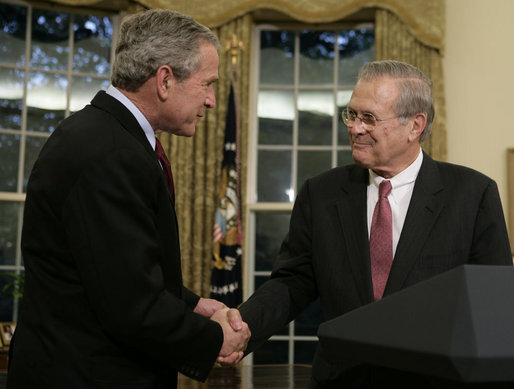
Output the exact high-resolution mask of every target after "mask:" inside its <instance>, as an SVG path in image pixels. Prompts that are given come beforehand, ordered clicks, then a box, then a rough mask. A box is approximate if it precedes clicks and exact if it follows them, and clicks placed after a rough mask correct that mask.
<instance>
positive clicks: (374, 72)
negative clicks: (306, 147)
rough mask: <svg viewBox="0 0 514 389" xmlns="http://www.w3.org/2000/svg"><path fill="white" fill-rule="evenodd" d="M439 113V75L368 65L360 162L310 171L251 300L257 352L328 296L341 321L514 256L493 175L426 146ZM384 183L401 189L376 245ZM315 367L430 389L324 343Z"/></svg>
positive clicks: (347, 379)
mask: <svg viewBox="0 0 514 389" xmlns="http://www.w3.org/2000/svg"><path fill="white" fill-rule="evenodd" d="M433 117H434V108H433V100H432V94H431V82H430V80H429V79H428V78H427V77H426V76H425V75H423V74H422V73H421V72H420V71H419V70H418V69H417V68H415V67H413V66H411V65H408V64H405V63H401V62H396V61H381V62H373V63H369V64H367V65H365V66H364V68H363V69H362V70H361V72H360V74H359V80H358V82H357V84H356V86H355V89H354V91H353V94H352V97H351V100H350V102H349V104H348V107H347V109H346V110H345V111H344V112H343V120H344V122H345V123H346V124H347V126H348V133H349V136H350V142H351V146H352V154H353V158H354V160H355V164H354V165H349V166H343V167H338V168H335V169H332V170H329V171H327V172H325V173H322V174H320V175H319V176H317V177H314V178H312V179H309V180H308V181H307V182H306V183H305V184H304V185H303V187H302V189H301V190H300V192H299V193H298V197H297V199H296V202H295V205H294V209H293V212H292V215H291V221H290V228H289V233H288V235H287V237H286V238H285V240H284V242H283V244H282V247H281V250H280V253H279V255H278V258H277V260H276V262H275V264H274V267H273V272H272V275H271V279H270V280H268V281H267V282H266V283H265V284H264V285H263V286H261V288H259V289H258V290H257V291H256V292H255V294H254V295H253V296H252V297H250V299H249V300H248V301H247V302H246V303H244V304H243V305H242V306H241V307H240V311H241V315H242V317H243V319H244V320H245V321H246V322H247V323H248V325H249V327H250V330H251V331H252V339H251V341H250V344H249V346H248V351H251V350H253V349H255V348H256V347H257V346H258V345H259V344H261V343H262V342H264V341H265V340H266V339H268V338H269V336H271V335H272V334H274V333H276V331H278V330H279V329H280V328H281V327H283V326H284V325H285V324H287V323H288V322H289V321H291V320H293V319H294V318H295V317H296V316H298V314H299V313H300V312H302V310H304V309H305V308H306V307H307V306H308V305H309V304H310V303H311V302H312V301H314V300H315V299H316V298H317V297H319V298H320V302H321V309H322V312H323V319H324V320H330V319H333V318H335V317H337V316H339V315H342V314H344V313H346V312H349V311H351V310H353V309H355V308H358V307H360V306H363V305H365V304H369V303H372V302H373V301H375V300H377V299H380V298H382V296H387V295H390V294H391V293H394V292H396V291H398V290H400V289H403V288H406V287H408V286H410V285H413V284H415V283H417V282H419V281H422V280H425V279H427V278H429V277H432V276H435V275H437V274H440V273H442V272H444V271H447V270H450V269H451V268H453V267H456V266H459V265H462V264H486V265H487V264H490V265H493V264H494V265H510V266H511V265H512V257H511V251H510V247H509V242H508V237H507V230H506V226H505V221H504V216H503V211H502V206H501V203H500V198H499V194H498V190H497V187H496V184H495V183H494V181H492V180H491V179H490V178H488V177H486V176H484V175H483V174H480V173H478V172H476V171H474V170H471V169H469V168H465V167H462V166H457V165H452V164H449V163H443V162H437V161H434V160H433V159H432V158H430V157H429V156H428V155H427V154H425V153H424V152H423V151H422V150H421V147H420V143H421V142H422V141H423V140H424V139H426V137H428V135H429V133H430V130H431V125H432V121H433ZM383 181H389V183H390V186H391V187H392V190H391V192H390V193H389V194H388V195H387V194H385V199H384V201H386V202H387V203H388V206H387V207H389V209H390V210H389V212H388V215H389V217H388V220H389V229H388V231H389V235H388V238H387V239H386V238H385V237H383V236H382V237H380V238H378V244H377V246H379V247H380V248H381V250H379V251H378V252H376V251H375V249H374V247H373V246H374V245H373V244H371V245H370V241H374V240H375V239H376V238H375V236H376V235H374V234H375V232H374V228H375V227H374V225H375V221H374V219H375V217H377V219H378V218H379V217H378V216H374V213H375V208H376V204H377V199H378V197H379V195H378V193H379V186H380V184H381V183H382V182H383ZM389 183H386V184H385V185H389ZM381 202H382V200H381ZM384 207H385V206H384ZM377 208H378V207H377ZM377 212H378V211H377ZM391 219H392V221H391ZM384 254H387V255H384ZM385 258H389V259H388V260H387V259H385ZM388 261H389V263H388ZM391 261H392V262H391ZM381 278H382V279H383V280H384V282H383V283H382V285H380V282H379V281H380V279H381ZM312 375H313V377H312V381H311V387H312V388H347V387H348V388H353V387H355V388H370V387H371V388H372V387H375V385H376V387H379V386H380V387H384V384H386V383H389V384H399V383H406V382H405V381H404V380H406V381H407V382H408V383H409V385H410V386H409V387H424V386H422V385H421V384H419V382H417V380H418V378H420V377H416V378H415V379H416V381H414V382H410V381H409V379H410V378H412V377H408V376H407V375H396V374H395V373H394V372H393V371H387V370H385V369H379V368H373V367H370V366H360V365H358V364H357V363H355V362H352V361H348V363H347V364H345V365H342V364H336V363H333V362H331V361H330V360H327V359H326V357H325V356H324V354H323V350H322V349H321V348H319V347H318V349H317V351H316V355H315V357H314V363H313V373H312ZM413 379H414V378H413ZM388 380H389V381H388ZM411 384H412V385H411ZM418 384H419V385H418ZM427 387H430V386H427Z"/></svg>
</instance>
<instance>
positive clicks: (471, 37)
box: [443, 0, 514, 218]
mask: <svg viewBox="0 0 514 389" xmlns="http://www.w3.org/2000/svg"><path fill="white" fill-rule="evenodd" d="M513 15H514V1H512V0H446V50H445V56H444V61H443V66H444V78H445V87H446V109H447V120H448V121H447V125H448V161H449V162H453V163H458V164H462V165H467V166H470V167H472V168H474V169H476V170H479V171H481V172H483V173H485V174H486V175H488V176H490V177H491V178H493V179H494V180H495V181H496V182H497V184H498V187H499V190H500V196H501V198H502V202H503V208H504V212H505V217H506V218H507V215H508V207H507V196H508V184H507V163H506V159H507V152H506V150H507V149H508V148H514V45H513V43H512V39H513V37H514V23H513V21H512V16H513Z"/></svg>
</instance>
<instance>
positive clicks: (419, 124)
mask: <svg viewBox="0 0 514 389" xmlns="http://www.w3.org/2000/svg"><path fill="white" fill-rule="evenodd" d="M426 125H427V116H426V115H425V114H424V113H421V112H420V113H417V114H416V115H414V118H413V121H412V128H411V129H410V133H409V140H410V141H414V140H419V137H420V136H421V134H423V130H424V129H425V127H426Z"/></svg>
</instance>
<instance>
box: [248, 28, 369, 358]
mask: <svg viewBox="0 0 514 389" xmlns="http://www.w3.org/2000/svg"><path fill="white" fill-rule="evenodd" d="M372 26H373V23H372V22H368V23H359V24H357V23H338V24H331V25H323V26H320V25H316V26H314V25H306V24H300V23H294V24H292V23H277V24H256V25H254V27H253V31H252V52H251V60H250V64H251V69H250V73H251V78H250V97H249V105H250V107H249V134H250V135H249V139H248V164H247V166H248V168H247V174H248V180H247V182H248V186H247V188H248V189H247V191H246V200H245V201H246V212H245V216H246V226H245V237H246V239H245V253H246V255H245V256H244V258H245V262H244V264H243V271H244V281H245V282H244V290H243V292H244V293H243V296H244V300H246V299H248V298H249V297H250V296H251V295H252V293H253V292H254V291H255V282H254V281H255V277H256V276H268V277H269V275H270V274H271V271H255V270H254V269H255V233H256V225H255V219H256V213H257V212H261V211H266V212H291V211H292V209H293V205H294V204H293V201H294V197H295V196H296V194H297V192H298V188H297V185H301V183H297V182H296V181H297V180H296V176H297V169H298V161H297V155H298V151H302V150H325V151H326V150H330V151H331V152H332V163H331V167H335V166H336V164H337V153H338V151H341V150H351V146H349V145H338V142H337V137H338V121H339V120H341V119H340V116H339V115H338V114H335V115H334V116H333V118H332V144H331V145H316V146H311V145H299V144H298V117H299V116H298V106H297V102H298V94H299V91H300V89H301V90H302V91H305V90H309V89H311V88H310V87H308V86H307V87H306V86H304V85H302V86H301V88H300V83H299V66H300V49H299V47H300V45H299V39H300V37H299V33H297V34H296V35H295V53H294V68H295V78H294V85H293V89H292V90H293V93H294V99H295V120H294V122H293V144H292V145H291V146H282V145H280V146H275V145H266V146H259V144H258V115H257V102H258V94H259V90H260V86H261V84H259V79H260V78H259V71H260V69H259V64H260V61H259V59H260V46H261V45H260V33H261V31H263V30H290V31H291V30H298V31H301V30H310V31H314V30H332V29H333V30H334V31H337V30H342V29H348V28H361V27H366V28H370V27H372ZM334 50H335V58H334V78H333V84H332V85H331V86H327V87H324V86H320V85H317V86H313V87H312V89H313V90H332V91H333V93H334V102H336V101H337V99H336V97H337V95H336V94H337V92H338V90H341V89H342V86H341V85H338V71H339V50H338V45H337V44H336V45H335V47H334ZM266 86H269V87H270V88H273V89H285V90H291V87H290V86H283V85H266ZM351 87H352V88H353V85H352V86H351ZM334 105H335V107H334V112H337V105H336V104H335V103H334ZM277 149H279V150H285V149H287V150H291V151H292V153H293V155H292V171H291V174H292V185H293V188H292V189H293V192H294V193H293V194H292V195H291V196H290V197H291V202H259V201H258V200H257V164H258V151H259V150H277ZM294 325H295V324H294V321H293V322H291V323H290V324H289V329H288V335H274V336H272V337H271V338H270V340H271V341H287V342H288V345H289V347H288V363H289V364H290V365H291V364H294V363H295V362H294V345H295V342H298V341H310V342H312V341H316V342H317V341H318V337H317V336H301V335H295V333H294V331H295V328H294ZM252 357H253V354H250V355H249V356H248V357H247V358H245V359H244V360H243V363H244V364H245V365H251V364H253V358H252Z"/></svg>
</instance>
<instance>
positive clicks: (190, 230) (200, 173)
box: [159, 15, 252, 297]
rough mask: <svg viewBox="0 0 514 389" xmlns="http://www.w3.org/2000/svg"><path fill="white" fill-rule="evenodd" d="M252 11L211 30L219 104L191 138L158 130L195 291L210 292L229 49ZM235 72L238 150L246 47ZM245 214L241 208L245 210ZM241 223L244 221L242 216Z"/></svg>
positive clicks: (243, 122)
mask: <svg viewBox="0 0 514 389" xmlns="http://www.w3.org/2000/svg"><path fill="white" fill-rule="evenodd" d="M251 29H252V19H251V17H250V15H244V16H242V17H239V18H236V19H235V20H232V21H230V22H228V23H226V24H224V25H223V26H221V27H219V28H215V29H213V31H214V33H215V34H216V35H217V36H218V38H219V40H220V43H221V45H222V48H221V50H220V66H219V73H220V80H219V81H218V82H217V84H216V89H217V90H216V96H217V107H216V108H215V109H212V110H208V111H207V114H206V116H205V118H204V120H203V121H201V122H200V123H199V124H198V125H197V128H196V134H195V135H194V136H193V137H192V138H184V137H177V136H172V135H169V134H161V135H160V136H159V139H161V141H162V144H163V147H164V149H165V150H166V152H167V154H168V156H169V159H170V161H171V165H172V169H173V178H174V181H175V188H176V204H175V208H176V210H177V217H178V224H179V228H180V244H181V254H182V273H183V277H184V284H185V285H186V286H188V287H189V288H190V289H191V290H193V291H194V292H196V293H197V294H199V295H201V296H203V297H208V296H209V286H210V276H211V255H212V241H213V238H212V237H213V227H214V225H213V223H214V212H215V209H216V205H217V203H216V201H217V196H218V193H217V191H218V183H219V177H220V174H221V162H222V159H223V140H224V131H225V119H226V114H227V104H226V102H227V99H228V95H229V91H230V84H231V82H232V80H233V79H234V77H233V68H232V64H231V53H230V49H228V50H227V43H228V42H230V41H231V40H232V38H233V36H234V37H235V38H236V40H237V41H241V42H250V37H251ZM236 53H237V54H238V56H237V58H236V60H237V61H236V66H237V77H236V79H235V81H234V89H235V91H236V96H237V103H238V106H239V118H240V120H239V126H240V128H241V129H242V131H241V132H240V144H239V147H240V150H241V151H243V153H244V154H245V152H246V150H247V148H248V131H247V130H246V129H247V128H248V92H249V87H248V82H249V78H250V77H249V62H250V61H249V58H250V56H249V47H244V48H243V49H238V50H236ZM241 175H242V190H243V193H242V198H244V196H245V188H246V160H244V161H242V165H241ZM243 215H244V212H243ZM243 223H244V220H243Z"/></svg>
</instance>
